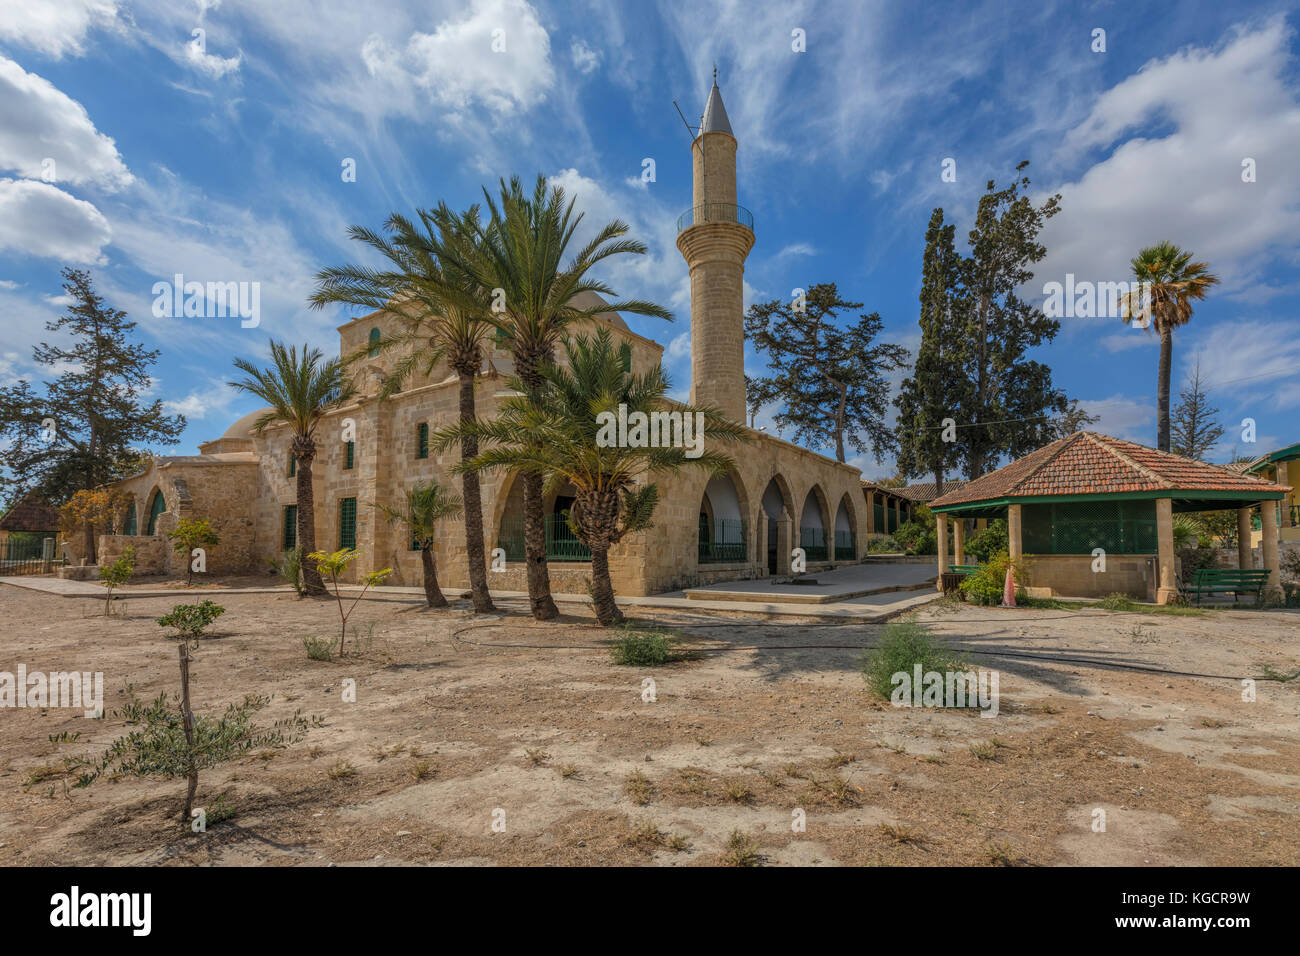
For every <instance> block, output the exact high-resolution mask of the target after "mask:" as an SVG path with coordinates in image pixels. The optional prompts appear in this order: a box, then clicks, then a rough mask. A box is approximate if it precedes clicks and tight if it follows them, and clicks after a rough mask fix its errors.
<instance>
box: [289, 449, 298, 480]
mask: <svg viewBox="0 0 1300 956" xmlns="http://www.w3.org/2000/svg"><path fill="white" fill-rule="evenodd" d="M297 474H298V459H297V458H294V457H293V455H290V456H289V477H290V478H292V477H294V476H295V475H297Z"/></svg>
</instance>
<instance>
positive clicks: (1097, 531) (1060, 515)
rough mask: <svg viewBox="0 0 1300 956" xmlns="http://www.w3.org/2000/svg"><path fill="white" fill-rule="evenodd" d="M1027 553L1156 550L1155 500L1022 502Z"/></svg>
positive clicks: (1129, 552) (1138, 552) (1150, 552)
mask: <svg viewBox="0 0 1300 956" xmlns="http://www.w3.org/2000/svg"><path fill="white" fill-rule="evenodd" d="M1022 521H1023V525H1022V537H1021V541H1022V544H1023V547H1024V551H1025V553H1026V554H1091V553H1092V552H1093V551H1094V550H1095V549H1097V548H1101V549H1102V550H1104V551H1106V553H1108V554H1156V553H1157V552H1158V551H1159V541H1158V538H1157V533H1156V506H1155V502H1154V501H1145V500H1144V501H1074V502H1064V503H1061V504H1042V505H1025V506H1024V508H1023V510H1022Z"/></svg>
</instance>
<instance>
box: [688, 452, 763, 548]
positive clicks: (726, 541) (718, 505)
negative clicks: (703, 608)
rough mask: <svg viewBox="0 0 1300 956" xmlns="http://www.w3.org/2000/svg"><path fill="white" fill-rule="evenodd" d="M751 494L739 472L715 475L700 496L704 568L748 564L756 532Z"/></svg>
mask: <svg viewBox="0 0 1300 956" xmlns="http://www.w3.org/2000/svg"><path fill="white" fill-rule="evenodd" d="M749 515H750V505H749V494H748V492H747V491H746V489H745V483H744V482H743V481H741V479H740V475H739V474H738V473H737V472H736V470H735V469H731V470H729V471H727V473H726V474H723V475H714V476H713V477H711V478H710V479H709V480H708V483H707V484H705V486H704V490H703V491H702V492H701V493H700V517H699V534H698V540H699V547H698V550H697V557H698V561H699V563H700V564H709V563H738V562H742V561H748V560H749V555H750V549H751V548H752V543H751V542H752V540H753V537H754V535H753V531H752V529H751V528H750V524H751V523H752V521H751V519H750V517H749Z"/></svg>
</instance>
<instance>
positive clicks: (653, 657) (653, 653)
mask: <svg viewBox="0 0 1300 956" xmlns="http://www.w3.org/2000/svg"><path fill="white" fill-rule="evenodd" d="M610 652H611V654H612V656H613V658H614V663H615V664H623V665H625V666H628V667H653V666H655V665H658V664H667V663H668V662H669V661H670V660H672V657H673V650H672V644H671V643H670V642H669V640H668V638H666V637H664V636H663V635H662V634H655V633H653V632H649V633H647V632H644V631H628V632H626V633H625V634H624V635H623V636H622V637H619V638H617V639H615V641H614V644H613V646H612V647H611V648H610Z"/></svg>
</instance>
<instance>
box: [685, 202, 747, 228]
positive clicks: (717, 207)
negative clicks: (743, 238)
mask: <svg viewBox="0 0 1300 956" xmlns="http://www.w3.org/2000/svg"><path fill="white" fill-rule="evenodd" d="M703 222H735V223H739V224H740V225H742V226H744V227H745V228H746V229H748V230H749V231H750V232H753V231H754V214H753V213H752V212H750V211H749V210H748V209H746V208H745V207H744V206H733V205H731V204H730V203H725V202H710V203H704V204H703V205H700V206H695V207H693V208H691V209H688V210H686V211H685V212H684V213H682V214H681V215H680V216H678V217H677V231H678V232H681V231H682V230H683V229H689V228H690V227H691V226H698V225H699V224H700V223H703Z"/></svg>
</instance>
